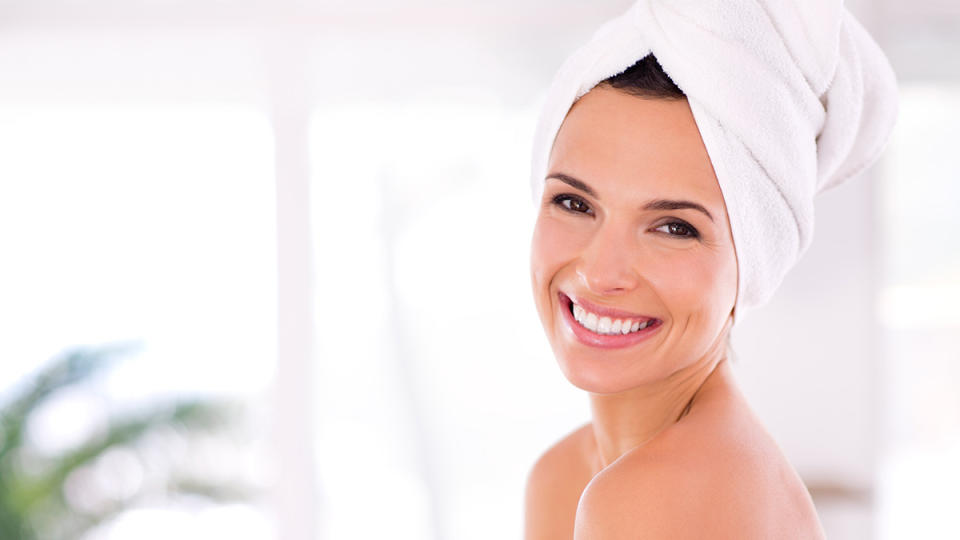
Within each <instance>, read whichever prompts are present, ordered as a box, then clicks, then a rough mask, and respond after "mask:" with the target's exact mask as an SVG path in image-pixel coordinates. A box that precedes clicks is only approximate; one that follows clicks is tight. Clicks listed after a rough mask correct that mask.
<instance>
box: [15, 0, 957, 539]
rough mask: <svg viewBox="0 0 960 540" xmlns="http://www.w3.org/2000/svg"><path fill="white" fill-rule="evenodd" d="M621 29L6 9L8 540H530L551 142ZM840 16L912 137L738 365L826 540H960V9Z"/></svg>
mask: <svg viewBox="0 0 960 540" xmlns="http://www.w3.org/2000/svg"><path fill="white" fill-rule="evenodd" d="M629 3H630V2H629V1H628V0H603V1H601V0H595V1H593V2H575V1H569V0H563V1H557V0H554V1H551V2H545V1H542V0H536V1H534V0H529V1H516V0H514V1H512V2H509V3H508V2H505V1H502V0H493V1H490V2H439V1H437V0H413V1H408V2H403V3H400V2H383V1H376V0H374V1H369V2H346V1H343V0H327V1H325V2H309V1H307V0H282V1H278V0H273V1H271V2H267V1H266V0H233V1H227V0H191V1H189V2H187V1H185V0H126V1H123V2H121V1H118V0H0V358H2V361H0V537H2V538H4V539H5V540H6V539H7V538H14V539H25V540H26V539H33V538H43V539H47V538H50V539H55V538H82V539H84V540H101V539H110V540H114V539H150V538H169V537H174V536H175V537H178V538H184V539H193V538H209V537H227V536H229V537H231V538H236V539H278V540H280V539H282V540H288V539H290V540H292V539H324V540H326V539H335V540H353V539H369V538H385V537H389V538H397V539H417V540H420V539H434V540H447V539H449V540H453V539H456V540H471V539H481V538H483V539H487V538H520V537H521V533H522V517H523V516H522V514H523V487H524V483H525V480H526V474H527V472H528V470H529V468H530V466H531V465H532V463H533V461H534V460H535V459H536V458H537V457H538V456H539V455H540V453H541V452H543V450H545V449H546V448H547V447H548V446H550V445H551V444H552V443H553V442H555V441H556V440H558V439H559V438H561V437H562V436H564V435H565V434H567V433H568V432H570V431H571V430H573V429H574V428H576V427H578V426H580V425H581V424H582V423H583V422H586V421H588V420H589V409H588V401H587V397H586V395H585V394H584V393H583V392H582V391H580V390H577V389H576V388H574V387H573V386H572V385H570V384H569V383H568V382H567V381H566V380H565V379H564V378H563V376H562V375H561V373H560V371H559V368H558V367H557V366H556V364H555V362H554V360H553V358H552V355H551V352H550V349H549V345H548V343H547V341H546V339H545V337H544V336H543V332H542V329H541V327H540V323H539V320H538V318H537V315H536V310H535V307H534V304H533V299H532V294H531V291H530V288H529V277H528V276H529V274H528V247H529V240H530V232H531V227H532V224H533V219H534V215H533V206H532V203H531V200H530V193H529V189H528V178H527V175H528V171H529V151H530V145H531V140H532V132H533V128H534V123H535V120H536V115H537V113H538V110H539V106H540V104H541V100H542V98H543V95H544V93H545V91H546V88H547V85H548V83H549V81H550V78H551V77H552V76H553V74H554V72H555V71H556V69H557V68H558V67H559V65H560V63H561V62H562V61H563V59H564V58H566V56H567V55H569V54H570V53H571V52H572V51H573V50H574V49H575V48H576V47H577V46H578V45H580V44H581V43H583V42H584V41H585V40H587V39H588V38H589V36H590V34H591V33H592V32H593V31H594V30H595V29H596V27H597V26H598V25H599V24H600V23H602V22H603V21H605V20H607V19H608V18H610V17H613V16H615V15H617V14H619V13H621V12H622V11H623V10H624V9H626V7H627V6H628V5H629ZM847 5H848V7H849V8H850V9H851V11H853V12H854V14H855V15H856V16H857V17H858V18H859V19H860V20H861V21H862V22H863V24H864V25H865V26H866V27H867V29H868V30H869V31H870V32H871V34H872V35H873V36H874V37H875V38H876V39H877V41H878V42H879V43H880V44H881V46H882V47H883V49H884V50H885V51H886V52H887V53H888V55H889V58H890V60H891V62H892V63H893V66H894V68H895V70H896V72H897V75H898V78H899V81H900V91H901V99H902V101H901V113H900V117H899V120H898V124H897V127H896V130H895V132H894V134H893V136H892V138H891V140H890V143H889V146H888V147H887V151H886V153H885V155H884V157H883V159H882V160H881V161H880V162H878V163H877V164H876V165H875V166H874V167H872V168H871V169H870V170H868V171H867V172H866V173H865V174H864V175H862V176H861V177H859V178H857V179H856V180H853V181H851V182H848V183H847V184H844V185H842V186H841V187H839V188H837V189H835V190H833V191H830V192H827V193H826V194H824V195H823V196H822V198H821V200H820V205H819V207H818V216H817V218H818V221H817V231H816V238H815V240H814V243H813V245H812V247H811V249H810V250H809V251H808V252H807V254H806V255H805V257H804V258H803V259H802V261H801V263H800V264H799V266H797V267H796V268H795V269H794V270H793V271H792V272H791V274H790V275H788V277H787V279H786V282H785V283H784V285H783V287H782V288H781V290H780V291H779V292H778V294H777V296H776V298H775V299H774V301H773V302H772V303H771V304H770V305H769V306H767V307H766V308H764V311H763V312H762V315H761V314H759V312H758V315H756V316H753V317H750V318H747V319H745V320H744V321H743V324H742V325H740V326H738V329H737V331H736V333H735V335H734V345H735V349H736V351H737V356H738V360H737V365H736V370H737V373H738V378H739V379H740V381H741V384H742V386H743V388H744V391H745V392H746V394H747V395H748V397H749V399H750V400H751V402H752V404H753V406H754V408H755V409H756V411H757V412H758V414H759V415H760V416H761V418H762V419H763V421H764V422H765V423H766V425H767V427H768V429H769V430H770V431H771V432H772V433H773V435H774V437H775V438H776V439H777V440H778V442H779V443H780V444H781V446H782V447H783V449H784V452H785V453H786V454H787V456H788V458H789V459H790V460H791V461H792V463H794V465H795V466H796V468H797V470H798V471H799V472H800V474H801V476H802V477H803V479H804V481H805V482H806V483H807V485H808V486H809V488H810V491H811V493H812V495H813V497H814V500H815V502H816V505H817V508H818V511H819V512H820V515H821V518H822V520H823V522H824V525H825V527H826V530H827V532H828V535H829V537H830V538H843V539H847V538H850V539H895V538H960V525H958V522H957V521H956V520H955V519H954V516H953V513H954V512H955V509H956V508H957V507H958V504H960V497H958V496H957V495H956V490H955V486H956V485H957V484H958V483H960V459H958V457H960V362H958V360H960V311H958V310H957V309H956V308H955V306H956V305H958V304H960V240H958V239H957V237H956V234H955V231H957V230H960V212H958V211H957V207H958V204H960V181H958V180H960V162H958V161H957V160H956V159H955V153H956V148H955V147H956V145H957V144H958V141H960V127H958V126H960V4H957V3H956V2H951V1H947V0H915V1H913V2H910V3H907V2H904V1H893V0H884V1H873V2H867V1H865V0H859V1H855V2H854V1H848V2H847Z"/></svg>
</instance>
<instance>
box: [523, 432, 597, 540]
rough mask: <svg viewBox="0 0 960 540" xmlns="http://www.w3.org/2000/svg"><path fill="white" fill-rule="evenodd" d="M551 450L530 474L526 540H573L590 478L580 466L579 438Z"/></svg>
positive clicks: (526, 491) (562, 442)
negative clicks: (582, 497) (579, 509)
mask: <svg viewBox="0 0 960 540" xmlns="http://www.w3.org/2000/svg"><path fill="white" fill-rule="evenodd" d="M577 433H578V432H574V433H573V434H571V435H569V436H567V437H566V438H564V439H562V440H561V441H560V442H558V443H557V444H555V445H554V446H552V447H551V448H549V449H547V450H546V451H545V452H544V453H543V454H542V455H541V456H540V457H539V458H538V459H537V461H536V462H535V463H534V464H533V466H532V467H531V469H530V472H529V473H527V479H526V487H525V490H524V519H523V521H524V538H525V539H526V540H539V539H544V540H547V539H549V540H556V539H557V538H570V537H571V535H572V532H573V524H574V517H575V515H576V509H577V502H578V501H579V498H580V493H581V492H582V491H583V487H584V486H586V484H587V482H589V480H590V477H589V476H587V475H586V474H585V472H584V471H583V467H582V464H580V463H578V462H577V459H576V453H575V452H574V450H575V446H576V443H577V441H576V435H577Z"/></svg>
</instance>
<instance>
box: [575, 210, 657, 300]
mask: <svg viewBox="0 0 960 540" xmlns="http://www.w3.org/2000/svg"><path fill="white" fill-rule="evenodd" d="M626 229H628V228H624V227H620V226H615V225H614V224H612V223H611V224H604V225H603V226H601V227H599V228H598V229H597V231H596V234H595V235H594V237H593V238H592V239H591V240H590V243H589V244H588V245H587V247H586V249H584V250H583V252H582V253H581V254H580V259H579V260H578V261H577V267H576V272H577V276H578V277H579V278H580V281H581V282H582V283H583V284H584V286H586V287H587V289H589V290H590V292H592V293H594V294H596V295H598V296H602V295H616V294H623V293H625V292H629V291H632V290H633V289H635V288H637V286H638V285H639V284H640V279H641V278H640V275H639V274H638V273H637V268H636V262H637V255H638V254H637V253H636V250H637V245H636V243H634V242H632V241H631V239H632V238H633V237H632V235H631V234H628V233H627V230H626Z"/></svg>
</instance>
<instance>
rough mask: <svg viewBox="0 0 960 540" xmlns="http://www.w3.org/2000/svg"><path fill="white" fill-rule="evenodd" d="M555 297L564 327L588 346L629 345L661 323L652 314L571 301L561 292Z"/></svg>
mask: <svg viewBox="0 0 960 540" xmlns="http://www.w3.org/2000/svg"><path fill="white" fill-rule="evenodd" d="M557 296H558V299H559V302H560V306H561V311H562V312H563V318H564V320H565V321H566V323H567V327H568V328H570V330H571V331H572V332H573V334H574V336H575V337H576V338H577V340H578V341H580V342H581V343H583V344H584V345H589V346H591V347H599V348H606V349H610V348H621V347H630V346H632V345H635V344H637V343H639V342H641V341H643V340H645V339H646V338H647V337H649V336H650V335H651V334H653V333H654V332H656V331H657V330H658V329H659V328H660V327H661V326H662V325H663V322H662V321H661V320H660V319H657V318H655V317H649V316H646V315H639V314H634V313H628V312H625V311H620V310H615V309H611V308H605V307H603V306H598V305H596V304H592V303H590V302H587V301H586V300H582V299H581V300H578V301H576V302H575V301H574V300H573V299H571V298H570V297H569V296H567V295H566V294H564V293H562V292H558V293H557Z"/></svg>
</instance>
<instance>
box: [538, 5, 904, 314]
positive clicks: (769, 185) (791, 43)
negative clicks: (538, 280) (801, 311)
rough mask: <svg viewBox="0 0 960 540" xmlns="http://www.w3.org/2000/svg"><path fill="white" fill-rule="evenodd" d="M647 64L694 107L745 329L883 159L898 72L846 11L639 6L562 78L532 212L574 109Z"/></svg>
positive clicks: (546, 116)
mask: <svg viewBox="0 0 960 540" xmlns="http://www.w3.org/2000/svg"><path fill="white" fill-rule="evenodd" d="M650 53H653V54H654V55H655V56H656V58H657V60H658V62H659V63H660V65H661V66H662V68H663V70H664V72H666V73H667V75H668V76H669V77H670V78H671V79H672V80H673V82H674V83H675V84H676V85H677V86H679V87H680V89H681V90H683V92H684V93H685V94H686V95H687V100H688V102H689V105H690V109H691V111H692V112H693V116H694V119H695V121H696V123H697V127H698V129H699V130H700V136H701V138H702V139H703V142H704V145H705V146H706V149H707V153H708V154H709V156H710V161H711V163H712V164H713V168H714V171H715V172H716V174H717V180H718V182H719V185H720V189H721V191H722V193H723V197H724V201H725V203H726V206H727V213H728V215H729V218H730V227H731V232H732V234H733V239H734V244H735V249H736V254H737V260H738V268H739V283H738V293H737V302H736V311H735V315H736V319H737V320H740V319H742V318H743V315H744V313H745V312H746V311H748V310H750V309H752V308H755V307H757V306H759V305H762V304H764V303H765V302H767V300H769V298H770V296H771V295H772V294H773V292H774V290H775V289H776V288H777V287H778V286H779V285H780V283H781V282H782V281H783V277H784V275H785V274H786V272H787V271H788V270H789V269H790V268H791V267H792V266H793V265H794V264H795V263H796V261H797V260H798V259H799V258H800V256H801V255H802V254H803V253H804V251H806V249H807V247H808V246H809V245H810V240H811V238H812V235H813V217H814V212H813V200H814V196H815V195H816V194H817V193H819V192H821V191H823V190H824V189H826V188H828V187H831V186H834V185H836V184H838V183H840V182H843V181H844V180H846V179H848V178H850V177H852V176H855V175H857V174H858V173H860V172H861V171H863V170H864V169H865V168H866V167H868V166H869V165H871V164H872V163H874V162H875V161H876V160H877V158H878V157H879V155H880V152H881V150H883V148H884V147H885V145H886V143H887V140H888V139H889V135H890V133H891V131H892V129H893V125H894V122H895V120H896V116H897V112H898V96H897V94H898V92H897V83H896V78H895V76H894V73H893V69H892V68H891V66H890V63H889V62H888V60H887V58H886V57H885V56H884V54H883V52H882V51H881V50H880V48H879V46H878V45H877V44H876V42H874V40H873V39H872V38H871V37H870V35H869V34H868V33H867V32H866V30H864V28H863V27H862V26H861V25H860V23H859V22H858V21H856V20H855V19H854V17H853V16H852V15H851V13H850V12H849V11H848V10H847V9H846V8H845V7H844V6H843V2H842V0H797V1H788V0H639V1H637V2H636V3H635V4H633V5H632V6H631V7H630V8H629V10H627V11H626V12H625V13H624V14H623V15H621V16H619V17H617V18H615V19H612V20H610V21H608V22H606V23H605V24H604V25H603V26H601V27H600V28H599V29H598V30H597V31H596V32H595V33H594V35H593V37H592V38H591V39H590V40H589V42H588V43H586V44H585V45H584V46H582V47H581V48H579V49H578V50H576V51H575V52H574V53H573V54H572V55H571V56H570V57H569V58H567V60H566V61H565V62H564V64H563V65H562V66H561V68H560V70H559V71H558V73H557V74H556V76H555V77H554V80H553V82H552V84H551V86H550V89H549V90H548V93H547V96H546V100H545V102H544V106H543V110H542V112H541V116H540V120H539V123H538V125H537V129H536V132H535V135H534V148H533V166H532V178H531V181H532V187H533V194H534V200H535V201H539V199H540V197H541V194H542V192H543V185H544V180H545V177H546V175H547V174H548V172H549V171H547V170H546V168H547V164H548V160H549V156H550V151H551V149H552V147H553V142H554V139H555V138H556V135H557V132H558V131H559V129H560V125H561V124H562V123H563V120H564V118H565V117H566V114H567V112H568V111H569V110H570V106H571V105H573V103H574V102H575V101H576V100H577V99H579V98H580V97H581V96H583V95H584V94H586V93H587V92H588V91H590V89H592V88H593V87H594V86H596V85H597V84H598V83H599V82H601V81H603V80H604V79H607V78H608V77H611V76H613V75H616V74H618V73H621V72H623V71H624V70H626V69H627V68H628V67H630V66H631V65H633V64H634V63H635V62H636V61H637V60H639V59H641V58H643V57H644V56H646V55H648V54H650Z"/></svg>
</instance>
